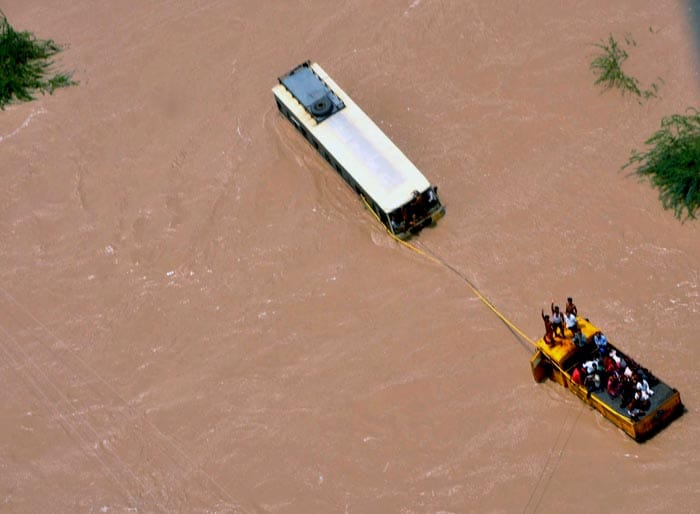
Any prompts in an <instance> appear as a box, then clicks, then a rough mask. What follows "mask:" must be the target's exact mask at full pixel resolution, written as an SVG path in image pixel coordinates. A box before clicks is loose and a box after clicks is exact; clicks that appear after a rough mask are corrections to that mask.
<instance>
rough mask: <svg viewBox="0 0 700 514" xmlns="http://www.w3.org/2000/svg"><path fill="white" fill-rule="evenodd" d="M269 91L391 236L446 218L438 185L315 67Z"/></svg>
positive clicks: (311, 65) (298, 69)
mask: <svg viewBox="0 0 700 514" xmlns="http://www.w3.org/2000/svg"><path fill="white" fill-rule="evenodd" d="M272 93H273V94H274V96H275V101H276V102H277V108H278V109H279V110H280V112H281V113H282V114H283V115H284V116H286V117H287V118H288V119H289V121H291V122H292V124H293V125H294V126H295V127H296V129H297V130H298V131H299V132H301V133H302V134H303V135H304V137H305V138H306V139H307V140H308V141H309V142H310V143H311V144H312V145H313V146H314V148H316V150H318V152H319V153H320V154H321V155H322V156H323V157H324V158H325V159H326V160H327V161H328V162H329V163H330V165H331V166H333V167H334V168H335V170H336V171H337V172H338V173H339V174H340V175H341V176H342V177H343V179H345V181H346V182H347V183H348V184H350V187H352V188H353V189H355V191H356V192H357V193H358V194H360V195H361V196H362V197H364V199H365V200H366V201H367V203H368V204H369V206H370V207H371V208H372V209H373V210H374V212H375V213H376V215H377V216H378V218H379V219H380V220H381V221H382V223H384V225H386V227H387V228H388V229H389V231H390V232H391V233H392V234H395V235H396V236H397V237H399V238H401V239H406V238H408V237H410V236H411V235H412V234H417V233H418V232H420V230H421V229H422V228H423V227H427V226H429V225H433V224H434V223H435V222H436V221H437V220H438V219H440V218H441V217H442V216H444V215H445V207H444V206H443V205H442V204H441V203H440V198H439V197H438V194H437V187H435V186H432V185H431V184H430V182H428V180H427V179H426V178H425V177H424V176H423V174H422V173H421V172H420V171H419V170H418V168H416V167H415V166H414V165H413V163H412V162H411V161H410V160H408V158H407V157H406V156H405V155H404V154H403V152H401V150H399V149H398V147H397V146H396V145H395V144H394V143H392V142H391V140H390V139H389V138H388V137H387V136H386V135H385V134H384V132H382V131H381V129H380V128H379V127H378V126H377V125H376V124H375V123H374V122H373V121H372V120H371V119H370V118H369V116H367V115H366V114H365V113H364V112H363V111H362V109H360V108H359V107H358V106H357V104H356V103H355V102H353V101H352V99H351V98H350V97H349V96H348V95H347V94H346V93H345V91H343V90H342V89H340V87H338V85H337V84H336V83H335V82H333V80H332V79H331V78H330V77H329V76H328V74H327V73H326V72H325V71H323V69H322V68H321V67H320V66H319V65H318V64H317V63H312V62H310V61H307V62H305V63H303V64H300V65H299V66H297V67H296V68H294V69H293V70H292V71H290V72H289V73H287V74H286V75H284V76H282V77H280V78H279V84H277V85H276V86H275V87H273V88H272Z"/></svg>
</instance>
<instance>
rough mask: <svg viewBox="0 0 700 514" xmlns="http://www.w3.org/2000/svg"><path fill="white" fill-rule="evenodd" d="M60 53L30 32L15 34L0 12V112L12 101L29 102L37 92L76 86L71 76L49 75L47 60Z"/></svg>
mask: <svg viewBox="0 0 700 514" xmlns="http://www.w3.org/2000/svg"><path fill="white" fill-rule="evenodd" d="M60 51H61V48H60V47H59V46H58V45H57V44H56V43H55V42H54V41H53V40H51V39H49V40H45V41H44V40H38V39H36V38H35V37H34V36H33V35H32V34H31V33H30V32H26V31H25V32H17V31H15V30H14V29H13V28H12V26H11V25H10V23H9V22H8V21H7V18H6V17H5V15H4V14H3V13H2V12H1V11H0V109H4V108H5V105H7V104H8V103H9V102H11V101H12V99H13V98H16V99H17V100H20V101H29V100H32V99H33V98H34V94H35V93H36V92H37V91H38V92H41V93H42V94H44V93H49V94H51V93H53V92H54V90H55V89H56V88H59V87H65V86H70V85H73V84H77V82H75V81H73V80H72V79H71V75H69V74H65V73H56V74H53V76H52V73H51V72H50V67H51V66H52V65H53V61H50V60H49V59H50V58H51V57H53V56H54V55H56V54H57V53H58V52H60Z"/></svg>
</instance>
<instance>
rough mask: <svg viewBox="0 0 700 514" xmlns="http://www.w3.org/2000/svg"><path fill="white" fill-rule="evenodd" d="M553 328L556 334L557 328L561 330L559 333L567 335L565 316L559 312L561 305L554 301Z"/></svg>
mask: <svg viewBox="0 0 700 514" xmlns="http://www.w3.org/2000/svg"><path fill="white" fill-rule="evenodd" d="M551 309H552V328H553V329H554V335H556V334H557V330H559V333H560V334H561V337H566V335H565V334H564V317H563V316H562V315H561V312H559V306H558V305H554V302H552V307H551Z"/></svg>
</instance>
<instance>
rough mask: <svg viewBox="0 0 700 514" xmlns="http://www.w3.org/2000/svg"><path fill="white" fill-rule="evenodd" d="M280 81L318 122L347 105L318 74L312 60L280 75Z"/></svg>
mask: <svg viewBox="0 0 700 514" xmlns="http://www.w3.org/2000/svg"><path fill="white" fill-rule="evenodd" d="M279 81H280V83H281V84H282V85H283V86H284V87H286V88H287V90H288V91H289V92H290V93H291V94H292V95H293V96H294V98H296V99H297V100H298V101H299V103H300V104H301V105H303V106H304V109H306V112H308V113H309V114H310V115H311V116H313V118H314V119H315V120H316V122H318V123H320V122H322V121H323V120H325V119H326V118H328V117H329V116H331V115H332V114H335V113H336V112H338V111H339V110H341V109H342V108H343V107H345V104H344V103H343V101H342V100H341V99H340V98H338V97H337V96H336V94H335V93H334V92H333V91H332V90H331V88H329V87H328V86H327V85H326V83H325V82H324V81H323V80H321V77H319V76H318V75H316V73H315V72H314V70H313V69H312V68H311V62H310V61H306V62H305V63H303V64H300V65H299V66H297V67H296V68H294V69H293V70H292V71H290V72H289V73H287V74H286V75H284V76H283V77H280V78H279Z"/></svg>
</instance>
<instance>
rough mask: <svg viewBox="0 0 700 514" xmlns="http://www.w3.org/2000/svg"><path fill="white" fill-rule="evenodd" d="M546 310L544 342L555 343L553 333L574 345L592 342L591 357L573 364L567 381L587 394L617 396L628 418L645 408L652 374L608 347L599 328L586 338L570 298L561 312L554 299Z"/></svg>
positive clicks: (583, 345)
mask: <svg viewBox="0 0 700 514" xmlns="http://www.w3.org/2000/svg"><path fill="white" fill-rule="evenodd" d="M550 309H551V313H552V314H551V318H550V316H549V315H547V314H545V313H544V309H543V310H542V319H543V320H544V326H545V335H544V338H543V339H544V341H545V343H547V344H548V345H553V344H556V343H557V336H559V337H561V338H566V337H567V334H570V337H571V339H572V340H573V342H574V344H575V345H576V346H577V347H579V348H581V349H584V348H586V347H591V345H595V346H594V347H592V348H591V350H592V351H591V354H590V355H591V358H590V359H589V360H587V361H585V362H583V363H581V364H579V365H577V366H575V367H574V369H573V371H572V373H571V380H572V381H573V382H575V383H576V384H579V385H582V386H584V387H585V388H586V389H587V391H588V394H589V395H590V394H591V393H592V392H595V391H602V390H604V391H606V392H607V393H608V394H609V395H610V397H611V398H620V407H621V408H623V409H626V411H627V414H628V415H629V416H631V417H638V416H640V415H642V414H643V413H644V412H645V411H646V410H648V409H649V407H650V406H651V397H652V396H653V395H654V390H653V389H652V388H651V386H650V385H649V382H655V379H654V377H653V376H652V375H651V374H650V373H649V372H648V371H647V370H646V369H644V368H642V367H641V366H639V365H638V364H637V363H635V362H634V361H633V360H632V359H630V358H629V357H626V356H625V355H623V354H622V353H621V352H619V350H617V349H615V348H611V347H610V345H609V343H608V338H607V337H606V336H605V334H603V333H602V332H601V331H600V330H598V331H596V332H595V333H594V334H593V335H592V336H591V337H590V338H587V337H586V336H585V334H583V332H582V331H581V329H580V327H579V326H578V322H577V320H576V318H577V316H578V309H577V308H576V305H574V303H573V299H572V298H571V297H569V298H567V299H566V310H565V312H564V314H562V313H561V311H560V309H559V306H558V305H554V302H552V304H551V307H550ZM565 325H566V329H565V328H564V326H565Z"/></svg>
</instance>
